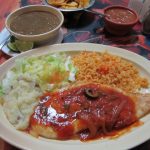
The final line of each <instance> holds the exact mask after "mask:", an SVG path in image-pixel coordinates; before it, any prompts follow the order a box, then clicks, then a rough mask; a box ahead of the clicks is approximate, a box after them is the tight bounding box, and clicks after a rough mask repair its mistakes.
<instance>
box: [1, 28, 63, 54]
mask: <svg viewBox="0 0 150 150" xmlns="http://www.w3.org/2000/svg"><path fill="white" fill-rule="evenodd" d="M62 40H63V30H62V29H61V28H60V30H59V33H58V35H57V36H56V37H55V38H53V39H50V41H48V42H46V43H45V45H52V44H58V43H61V42H62ZM43 45H44V43H43V44H42V45H40V46H43ZM40 46H39V47H40ZM1 50H2V52H4V53H5V54H7V55H9V56H11V57H14V56H17V55H18V54H20V53H18V52H13V51H11V50H10V49H9V48H8V46H7V42H6V43H5V45H4V46H3V47H2V49H1Z"/></svg>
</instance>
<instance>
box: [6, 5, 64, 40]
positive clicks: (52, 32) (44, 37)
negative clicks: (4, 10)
mask: <svg viewBox="0 0 150 150" xmlns="http://www.w3.org/2000/svg"><path fill="white" fill-rule="evenodd" d="M31 11H45V12H50V13H52V14H54V15H56V16H57V17H58V19H59V24H58V25H57V26H56V27H55V28H54V29H53V30H50V31H48V32H45V33H42V34H36V35H25V34H20V33H17V32H14V31H12V30H11V28H10V24H11V22H12V20H13V19H14V18H15V17H17V16H19V15H21V14H24V13H27V12H31ZM63 21H64V16H63V14H62V13H61V11H59V10H58V9H56V8H54V7H51V6H45V5H30V6H25V7H22V8H19V9H17V10H15V11H14V12H12V13H11V14H9V15H8V17H7V18H6V22H5V25H6V28H7V29H8V31H9V32H10V34H11V35H13V36H15V37H16V38H17V39H19V40H23V41H32V42H44V41H47V40H50V39H52V38H54V37H56V36H57V35H58V33H59V29H60V27H61V26H62V24H63Z"/></svg>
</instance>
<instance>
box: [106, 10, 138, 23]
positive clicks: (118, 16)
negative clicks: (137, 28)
mask: <svg viewBox="0 0 150 150" xmlns="http://www.w3.org/2000/svg"><path fill="white" fill-rule="evenodd" d="M105 14H106V15H107V19H109V20H110V21H112V22H115V23H121V24H122V23H123V24H128V23H132V22H134V21H135V20H136V15H135V14H134V13H133V12H132V11H130V10H128V9H124V8H111V9H108V10H106V12H105Z"/></svg>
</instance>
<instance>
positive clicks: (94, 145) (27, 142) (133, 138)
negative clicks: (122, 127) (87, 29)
mask: <svg viewBox="0 0 150 150" xmlns="http://www.w3.org/2000/svg"><path fill="white" fill-rule="evenodd" d="M82 50H88V51H96V52H102V51H105V50H107V51H108V52H110V53H112V54H116V55H118V56H121V57H123V58H124V59H126V60H128V61H131V62H132V63H134V64H135V65H136V66H137V67H138V69H139V71H140V73H141V74H142V75H143V76H146V77H147V78H148V80H149V81H150V70H149V66H150V62H149V61H148V60H147V59H145V58H144V57H142V56H140V55H137V54H135V53H133V52H129V51H127V50H124V49H121V48H116V47H111V46H106V45H100V44H91V43H70V44H69V43H68V44H56V45H51V46H46V47H41V48H38V49H34V50H30V51H27V52H25V53H22V54H20V55H18V56H16V57H13V58H11V59H9V60H8V61H7V62H6V63H4V64H3V65H1V66H0V80H1V79H2V78H3V76H4V75H5V73H6V72H7V70H9V69H10V68H11V67H12V66H13V65H14V62H15V59H17V58H21V57H28V56H32V55H42V54H47V53H49V52H62V51H63V52H69V53H73V52H78V51H82ZM141 120H142V121H143V122H144V124H143V125H142V126H139V127H136V128H134V129H132V131H130V132H128V133H126V134H124V135H122V136H120V137H119V138H116V139H99V140H95V141H91V142H81V141H79V140H68V141H59V140H50V139H43V138H34V137H32V136H30V135H28V134H25V133H23V132H21V131H17V130H16V129H15V128H14V127H13V126H12V125H11V124H10V123H9V122H8V120H7V119H6V117H5V114H4V112H3V109H2V106H0V137H1V138H3V139H4V140H6V141H7V142H9V143H11V144H13V145H15V146H17V147H19V148H22V149H29V150H41V149H43V150H48V149H49V150H70V149H71V150H79V149H81V150H100V149H102V150H112V149H115V150H120V149H129V148H132V147H134V146H137V145H139V144H141V143H143V142H145V141H146V140H148V139H150V132H149V127H150V114H148V115H146V116H145V117H143V118H142V119H141Z"/></svg>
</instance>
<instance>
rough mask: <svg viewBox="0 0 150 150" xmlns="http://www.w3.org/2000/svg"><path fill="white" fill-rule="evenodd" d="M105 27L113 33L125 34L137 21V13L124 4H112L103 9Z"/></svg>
mask: <svg viewBox="0 0 150 150" xmlns="http://www.w3.org/2000/svg"><path fill="white" fill-rule="evenodd" d="M104 14H105V17H104V21H105V29H106V30H107V31H108V32H110V33H112V34H114V35H120V36H121V35H125V34H127V33H129V32H130V30H131V29H132V27H133V26H134V25H135V24H136V23H137V22H138V20H139V18H138V15H137V13H136V12H135V11H134V10H132V9H130V8H128V7H124V6H120V5H114V6H109V7H106V8H105V9H104Z"/></svg>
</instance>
